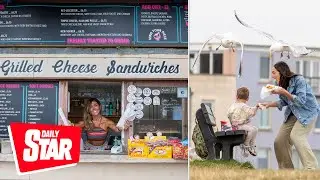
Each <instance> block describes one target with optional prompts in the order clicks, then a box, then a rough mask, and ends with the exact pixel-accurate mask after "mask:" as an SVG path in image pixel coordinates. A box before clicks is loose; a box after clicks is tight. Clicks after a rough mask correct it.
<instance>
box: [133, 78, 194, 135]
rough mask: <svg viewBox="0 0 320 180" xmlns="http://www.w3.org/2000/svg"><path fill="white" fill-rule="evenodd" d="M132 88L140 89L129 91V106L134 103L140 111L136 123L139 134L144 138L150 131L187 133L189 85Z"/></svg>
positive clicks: (135, 130) (136, 131)
mask: <svg viewBox="0 0 320 180" xmlns="http://www.w3.org/2000/svg"><path fill="white" fill-rule="evenodd" d="M131 87H135V88H136V90H135V93H134V94H131V93H130V92H128V94H127V101H128V104H127V106H134V108H135V110H136V112H137V115H136V119H135V120H134V122H133V123H134V124H133V133H134V134H135V135H136V134H137V135H139V136H140V137H144V136H145V135H146V133H147V132H152V133H156V132H157V131H160V132H162V134H163V135H164V136H168V137H178V138H180V139H182V138H185V136H187V127H185V126H186V125H187V106H188V101H187V97H188V96H187V88H184V87H178V86H169V85H167V86H166V85H163V86H155V85H146V84H143V85H134V86H131ZM128 91H130V86H129V87H128ZM185 129H186V132H184V131H185Z"/></svg>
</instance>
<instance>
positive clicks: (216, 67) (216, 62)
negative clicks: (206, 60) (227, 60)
mask: <svg viewBox="0 0 320 180" xmlns="http://www.w3.org/2000/svg"><path fill="white" fill-rule="evenodd" d="M222 70H223V54H222V53H220V54H213V74H222V72H223V71H222Z"/></svg>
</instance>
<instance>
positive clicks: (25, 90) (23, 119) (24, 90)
mask: <svg viewBox="0 0 320 180" xmlns="http://www.w3.org/2000/svg"><path fill="white" fill-rule="evenodd" d="M0 83H4V84H12V83H16V84H20V85H22V104H23V106H22V108H21V110H22V112H21V121H18V122H21V123H27V113H28V110H27V109H28V107H27V105H28V102H27V101H28V100H27V97H28V87H27V85H28V84H31V83H41V84H42V83H52V84H53V85H54V89H55V108H56V112H55V117H54V118H55V119H54V121H52V122H54V124H53V125H58V123H59V117H58V108H59V81H19V80H17V81H15V80H13V81H4V80H0ZM39 123H41V121H39ZM0 139H7V138H1V137H0Z"/></svg>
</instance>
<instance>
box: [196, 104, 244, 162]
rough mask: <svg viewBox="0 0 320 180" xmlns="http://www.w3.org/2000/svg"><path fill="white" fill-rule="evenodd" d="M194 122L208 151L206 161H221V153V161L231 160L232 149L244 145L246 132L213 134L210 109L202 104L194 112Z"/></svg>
mask: <svg viewBox="0 0 320 180" xmlns="http://www.w3.org/2000/svg"><path fill="white" fill-rule="evenodd" d="M196 120H197V122H198V125H199V128H200V130H201V132H202V135H203V138H204V141H205V145H206V147H207V150H208V157H207V160H216V159H221V157H220V152H221V151H222V159H223V160H231V159H233V147H234V146H238V145H241V144H243V143H244V140H245V136H246V131H244V130H232V131H217V132H214V130H213V127H215V126H216V121H215V117H214V115H213V112H212V110H211V108H210V107H209V106H207V105H205V104H203V103H201V108H200V109H198V110H197V112H196Z"/></svg>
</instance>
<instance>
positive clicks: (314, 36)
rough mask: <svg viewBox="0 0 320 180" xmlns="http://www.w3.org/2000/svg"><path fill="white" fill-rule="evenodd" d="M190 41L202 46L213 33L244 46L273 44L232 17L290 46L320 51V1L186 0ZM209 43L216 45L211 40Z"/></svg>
mask: <svg viewBox="0 0 320 180" xmlns="http://www.w3.org/2000/svg"><path fill="white" fill-rule="evenodd" d="M189 4H190V5H189V24H190V27H189V38H190V42H191V43H202V42H204V41H205V40H206V39H207V38H208V37H209V36H211V35H212V34H215V33H226V32H232V33H233V34H234V35H235V36H236V37H237V39H239V40H240V41H242V42H243V43H244V44H257V45H270V44H271V43H272V42H271V41H270V40H269V39H267V38H266V37H264V36H262V35H260V34H258V33H256V32H255V31H253V30H252V29H248V28H246V27H244V26H242V25H241V24H240V23H239V22H238V21H237V20H236V18H235V17H234V10H236V11H237V14H238V16H239V18H240V19H241V20H243V21H244V22H246V23H247V24H249V25H251V26H255V27H257V28H259V29H260V30H263V31H265V32H268V33H270V34H272V35H273V36H274V37H275V38H277V39H281V40H283V41H285V42H287V43H289V44H294V45H301V46H308V47H318V48H320V1H317V0H189ZM212 42H215V40H213V41H212Z"/></svg>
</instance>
